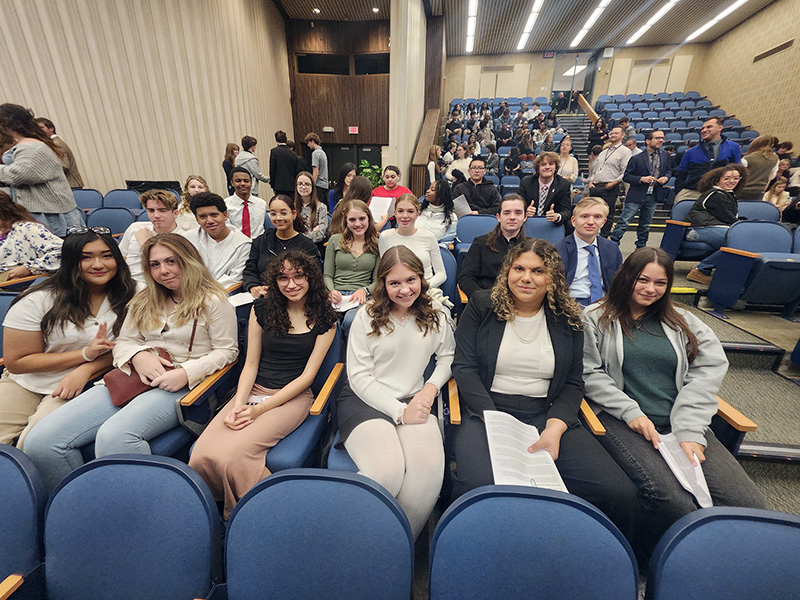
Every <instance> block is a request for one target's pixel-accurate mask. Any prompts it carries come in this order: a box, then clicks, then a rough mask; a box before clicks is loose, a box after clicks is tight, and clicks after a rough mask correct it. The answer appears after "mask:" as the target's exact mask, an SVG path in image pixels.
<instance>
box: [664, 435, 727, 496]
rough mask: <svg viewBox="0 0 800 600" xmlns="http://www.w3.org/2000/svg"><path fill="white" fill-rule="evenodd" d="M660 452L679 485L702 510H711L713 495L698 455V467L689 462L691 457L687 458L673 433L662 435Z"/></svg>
mask: <svg viewBox="0 0 800 600" xmlns="http://www.w3.org/2000/svg"><path fill="white" fill-rule="evenodd" d="M658 451H659V452H660V453H661V456H663V457H664V460H665V461H666V462H667V465H669V468H670V470H671V471H672V472H673V473H674V474H675V478H676V479H677V480H678V483H680V484H681V486H683V489H685V490H686V491H687V492H689V493H690V494H692V496H694V497H695V498H696V499H697V503H698V504H699V505H700V508H710V507H711V506H713V505H714V503H713V502H712V501H711V494H710V493H709V491H708V484H707V483H706V478H705V476H704V475H703V467H702V466H700V461H699V460H697V455H695V457H694V458H695V460H696V461H697V466H694V465H693V464H692V463H691V462H689V457H688V456H686V453H685V452H684V451H683V448H681V445H680V443H679V442H678V440H677V438H676V437H675V435H674V434H672V433H668V434H666V435H661V443H660V444H659V445H658Z"/></svg>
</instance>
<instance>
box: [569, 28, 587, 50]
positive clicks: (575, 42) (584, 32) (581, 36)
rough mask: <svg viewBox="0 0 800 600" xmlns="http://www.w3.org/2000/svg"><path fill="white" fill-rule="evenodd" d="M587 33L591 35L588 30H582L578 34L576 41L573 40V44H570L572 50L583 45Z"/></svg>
mask: <svg viewBox="0 0 800 600" xmlns="http://www.w3.org/2000/svg"><path fill="white" fill-rule="evenodd" d="M587 33H589V30H588V29H581V30H580V31H579V32H578V35H576V36H575V39H574V40H572V42H571V43H570V45H569V47H570V48H574V47H575V46H577V45H578V44H580V43H581V40H582V39H583V38H584V37H585V36H586V34H587Z"/></svg>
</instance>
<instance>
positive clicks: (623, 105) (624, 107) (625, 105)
mask: <svg viewBox="0 0 800 600" xmlns="http://www.w3.org/2000/svg"><path fill="white" fill-rule="evenodd" d="M619 109H620V110H624V111H628V110H633V104H631V103H630V102H622V103H620V105H619Z"/></svg>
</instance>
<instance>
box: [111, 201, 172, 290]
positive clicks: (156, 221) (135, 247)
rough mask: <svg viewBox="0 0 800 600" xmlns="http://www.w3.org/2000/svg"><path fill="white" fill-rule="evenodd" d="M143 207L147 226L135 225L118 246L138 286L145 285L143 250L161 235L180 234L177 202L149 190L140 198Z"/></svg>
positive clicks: (127, 230) (142, 224)
mask: <svg viewBox="0 0 800 600" xmlns="http://www.w3.org/2000/svg"><path fill="white" fill-rule="evenodd" d="M139 201H140V202H141V203H142V206H144V207H145V209H147V217H148V218H149V219H150V221H149V222H144V221H137V222H136V223H133V224H132V225H131V226H130V227H128V229H126V230H125V233H124V235H123V236H122V240H121V241H120V243H119V250H120V252H122V255H123V256H124V257H125V262H127V263H128V268H129V269H130V271H131V277H133V278H134V279H135V280H136V281H138V282H139V283H144V281H145V275H144V272H143V271H142V247H143V246H144V243H145V242H146V241H147V240H148V239H149V238H151V237H153V236H154V235H158V234H160V233H179V234H182V233H183V232H182V231H181V230H180V229H179V227H178V199H177V198H176V197H175V196H174V194H171V193H170V192H167V191H165V190H149V191H147V192H144V193H143V194H142V195H141V196H139Z"/></svg>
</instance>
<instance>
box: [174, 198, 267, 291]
mask: <svg viewBox="0 0 800 600" xmlns="http://www.w3.org/2000/svg"><path fill="white" fill-rule="evenodd" d="M189 206H190V208H191V211H192V213H193V214H194V216H195V218H196V219H197V220H196V221H195V228H194V229H193V230H191V231H189V232H187V233H186V239H188V240H189V241H190V242H192V244H193V245H194V247H195V248H197V251H198V252H199V253H200V257H201V258H202V259H203V262H204V263H205V264H206V266H207V267H208V270H209V271H211V274H212V275H213V276H214V279H216V280H217V281H218V282H219V284H220V285H221V286H222V287H224V288H226V289H227V288H229V287H231V286H232V285H234V284H237V283H241V282H242V276H243V273H244V265H245V262H247V257H248V256H250V244H251V242H250V238H249V237H247V236H246V235H245V234H243V233H242V232H241V231H239V230H238V229H234V228H231V227H228V225H227V221H228V207H227V205H226V204H225V201H224V200H223V199H222V198H221V197H220V196H218V195H217V194H214V193H213V192H201V193H199V194H197V195H195V196H193V197H192V200H191V202H190V204H189ZM198 225H199V227H198Z"/></svg>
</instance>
